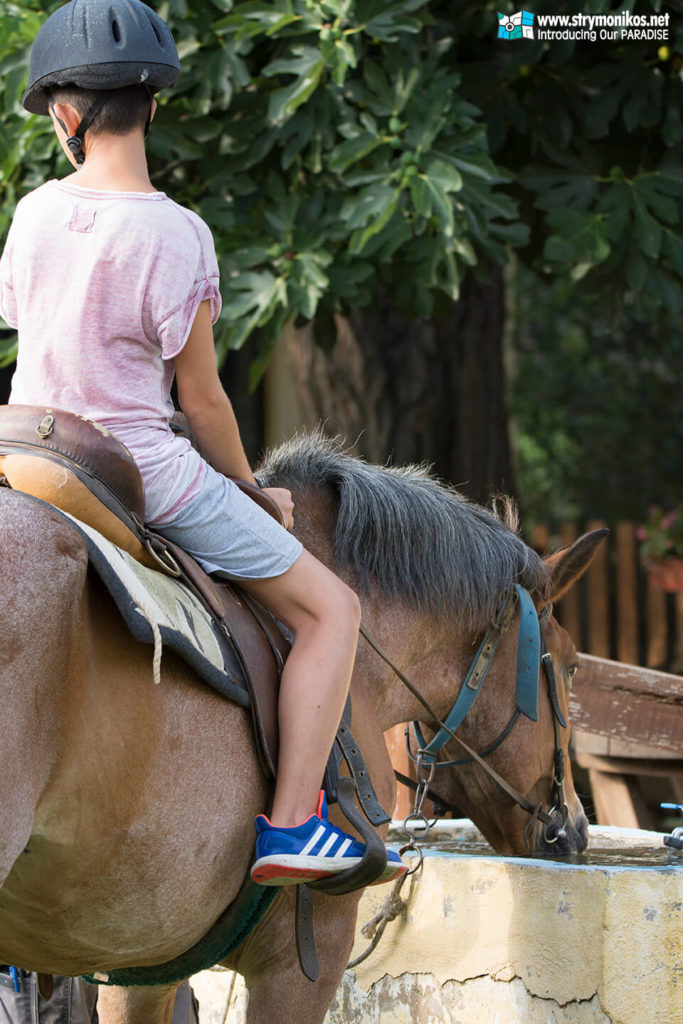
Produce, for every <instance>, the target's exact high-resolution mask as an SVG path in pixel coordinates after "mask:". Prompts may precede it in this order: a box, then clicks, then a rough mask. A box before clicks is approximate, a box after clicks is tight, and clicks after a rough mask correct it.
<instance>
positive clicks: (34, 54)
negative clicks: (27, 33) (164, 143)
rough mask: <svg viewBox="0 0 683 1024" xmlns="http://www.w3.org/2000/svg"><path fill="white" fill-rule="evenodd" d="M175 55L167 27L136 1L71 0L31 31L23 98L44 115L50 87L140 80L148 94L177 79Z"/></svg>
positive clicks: (96, 86) (33, 110) (115, 84)
mask: <svg viewBox="0 0 683 1024" xmlns="http://www.w3.org/2000/svg"><path fill="white" fill-rule="evenodd" d="M179 74H180V60H179V58H178V51H177V50H176V46H175V43H174V41H173V37H172V35H171V33H170V31H169V29H168V26H167V25H166V23H165V22H164V21H163V19H162V18H160V17H159V15H158V14H156V13H155V12H154V11H153V10H152V9H151V8H150V7H148V6H147V4H144V3H142V2H141V0H71V2H70V3H67V4H65V5H64V6H63V7H60V8H59V10H57V11H55V12H54V14H52V15H50V17H49V18H48V19H47V21H46V22H45V24H44V25H43V27H42V28H41V30H40V32H39V33H38V35H37V36H36V39H35V42H34V44H33V47H32V49H31V57H30V61H29V81H28V88H27V89H26V92H25V93H24V95H23V97H22V103H23V105H24V107H25V108H26V109H27V110H29V111H30V112H31V113H32V114H47V113H48V112H49V106H50V88H51V87H52V86H56V85H76V86H80V87H81V88H83V89H96V90H100V89H101V90H111V89H121V88H123V87H124V86H127V85H136V84H139V85H144V86H145V87H146V88H147V89H148V91H149V92H150V93H153V92H157V90H159V89H164V88H166V87H167V86H169V85H174V84H175V83H176V82H177V81H178V76H179Z"/></svg>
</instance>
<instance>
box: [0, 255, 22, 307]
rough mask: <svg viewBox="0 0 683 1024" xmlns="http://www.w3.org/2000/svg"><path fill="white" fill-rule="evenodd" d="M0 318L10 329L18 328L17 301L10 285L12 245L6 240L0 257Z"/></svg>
mask: <svg viewBox="0 0 683 1024" xmlns="http://www.w3.org/2000/svg"><path fill="white" fill-rule="evenodd" d="M0 316H1V317H2V319H3V320H4V321H5V323H7V324H9V326H10V327H18V322H17V300H16V298H15V295H14V287H13V284H12V243H11V240H10V239H8V240H7V244H6V245H5V249H4V251H3V254H2V256H1V257H0Z"/></svg>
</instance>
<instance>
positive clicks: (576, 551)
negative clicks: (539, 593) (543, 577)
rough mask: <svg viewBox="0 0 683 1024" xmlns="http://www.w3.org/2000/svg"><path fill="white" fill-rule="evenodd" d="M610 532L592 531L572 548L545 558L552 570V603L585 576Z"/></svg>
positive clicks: (561, 550) (563, 549)
mask: <svg viewBox="0 0 683 1024" xmlns="http://www.w3.org/2000/svg"><path fill="white" fill-rule="evenodd" d="M608 533H609V530H605V529H603V530H591V532H590V533H584V535H583V536H582V537H579V539H578V540H576V541H574V543H573V544H572V545H571V547H568V548H561V549H560V550H559V551H555V552H554V554H552V555H549V556H548V557H547V558H544V559H543V561H544V562H545V564H546V566H547V567H548V569H549V570H550V597H549V600H550V601H559V599H560V598H561V597H562V596H563V595H564V594H566V592H567V591H568V590H569V588H570V587H572V586H573V585H574V584H575V583H576V581H577V580H578V578H579V577H580V576H583V574H584V573H585V571H586V569H587V568H588V566H589V565H590V564H591V562H592V561H593V559H594V557H595V554H596V552H597V550H598V548H599V547H600V545H601V544H602V542H603V540H604V539H605V537H606V536H607V534H608Z"/></svg>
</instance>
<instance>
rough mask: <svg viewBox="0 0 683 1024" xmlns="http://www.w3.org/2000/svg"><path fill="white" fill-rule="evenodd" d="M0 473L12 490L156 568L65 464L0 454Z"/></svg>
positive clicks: (150, 558) (127, 532) (110, 513)
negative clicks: (52, 508) (50, 507)
mask: <svg viewBox="0 0 683 1024" xmlns="http://www.w3.org/2000/svg"><path fill="white" fill-rule="evenodd" d="M0 475H2V476H4V477H5V478H6V480H7V482H8V484H9V485H10V487H11V488H12V489H13V490H15V491H23V492H24V493H25V494H30V495H32V496H33V497H34V498H41V499H42V500H43V501H46V502H47V503H48V504H50V505H54V506H55V507H56V508H58V509H61V511H62V512H68V513H69V515H72V516H74V518H75V519H78V520H80V522H82V523H85V524H86V525H87V526H91V527H92V528H93V529H94V530H97V531H98V533H101V534H102V535H103V536H104V537H106V538H107V540H109V541H111V542H112V544H116V546H117V547H119V548H123V550H124V551H127V552H128V554H130V555H131V556H132V557H133V558H135V559H136V561H138V562H142V564H143V565H147V566H149V567H150V568H155V567H156V563H155V562H154V560H153V559H152V557H151V556H150V555H149V554H148V552H147V550H146V549H145V547H144V546H143V544H142V543H141V542H140V540H139V539H138V537H136V536H135V534H134V533H133V532H132V531H131V530H129V529H128V527H127V526H126V525H125V524H124V523H123V522H122V521H121V520H120V519H119V518H118V517H117V516H115V515H114V513H113V512H110V511H109V509H108V508H107V507H106V506H105V505H104V504H103V503H102V502H101V501H100V500H99V499H98V498H97V497H96V496H95V495H94V494H93V493H92V491H89V490H88V488H87V487H86V486H85V484H84V483H83V482H82V481H81V480H79V479H78V477H77V476H76V475H75V473H72V472H71V470H69V469H67V467H66V466H64V465H61V464H60V463H57V462H53V461H51V460H50V459H45V458H42V457H40V456H37V455H30V454H24V453H17V454H10V455H0Z"/></svg>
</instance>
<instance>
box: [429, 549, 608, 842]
mask: <svg viewBox="0 0 683 1024" xmlns="http://www.w3.org/2000/svg"><path fill="white" fill-rule="evenodd" d="M606 533H607V531H606V530H595V531H592V532H591V533H588V534H586V535H584V536H583V537H581V538H579V539H578V540H577V541H576V542H575V543H574V544H573V545H571V547H568V548H565V549H562V550H561V551H558V552H556V553H555V554H553V555H551V556H550V557H548V558H546V559H545V565H546V567H547V569H548V573H549V586H548V590H547V593H546V594H544V595H543V597H540V598H539V597H536V599H535V611H536V613H537V615H538V618H539V622H540V630H541V656H540V659H539V662H538V664H537V672H538V703H537V720H536V721H534V720H533V719H532V717H529V716H528V714H525V713H524V712H521V713H520V709H519V706H515V686H514V683H513V680H514V678H515V670H516V667H517V660H516V659H517V648H518V646H519V643H520V641H519V640H516V639H515V638H517V636H518V631H517V628H516V621H517V620H513V621H512V622H511V624H510V627H509V629H508V633H509V637H507V638H506V642H501V644H500V648H499V651H498V653H497V654H496V661H497V662H498V664H497V665H496V667H495V671H493V670H492V672H491V678H490V680H489V682H488V689H487V688H486V687H482V698H481V699H480V701H479V706H478V709H477V711H478V713H477V714H476V715H474V714H472V716H471V721H470V722H469V723H468V721H467V720H465V721H464V722H463V729H462V733H463V736H464V737H466V738H469V739H470V741H471V743H472V744H473V745H474V747H475V749H476V750H477V751H479V752H480V753H483V754H484V760H485V762H486V764H487V765H488V766H489V767H490V768H491V769H492V770H493V774H488V773H487V771H486V768H485V767H484V766H483V765H481V763H475V762H474V761H473V760H472V758H471V757H469V756H467V755H464V754H463V750H462V749H461V746H460V744H459V743H458V742H457V740H453V739H450V740H449V741H448V743H447V744H446V745H445V746H444V747H443V749H442V751H441V752H440V754H439V757H438V762H437V771H436V772H435V774H434V777H433V781H432V783H431V784H430V792H432V793H434V794H435V796H436V798H437V804H438V803H441V804H442V805H443V806H444V807H445V808H448V807H451V808H453V807H456V808H458V809H459V810H460V811H461V812H463V813H465V814H467V815H468V816H469V817H471V818H472V819H473V820H474V821H475V822H476V824H477V826H478V827H479V829H480V831H481V832H482V833H483V834H484V836H485V837H486V838H487V839H488V841H489V842H490V843H491V845H492V846H493V847H494V848H495V849H496V850H497V851H498V852H499V853H503V854H521V855H527V856H528V855H529V854H534V853H535V854H551V855H552V854H555V855H558V856H560V855H565V854H571V853H578V852H581V851H582V850H584V849H585V847H586V845H587V825H588V822H587V819H586V816H585V813H584V810H583V807H582V805H581V801H580V799H579V797H578V796H577V794H576V790H575V788H574V782H573V778H572V772H571V763H570V759H569V737H570V728H569V695H570V692H571V681H572V678H573V677H574V675H575V673H576V671H577V669H578V657H577V653H576V648H575V647H574V644H573V642H572V640H571V637H570V636H569V634H568V633H567V632H566V630H564V629H563V628H562V627H561V626H560V624H559V623H558V622H557V620H556V619H555V618H554V617H553V615H552V604H553V602H554V601H557V600H559V599H560V598H561V597H562V596H563V594H565V593H566V592H567V590H569V589H570V587H571V586H573V584H574V583H575V582H576V581H577V580H578V578H579V577H580V576H581V575H582V574H583V573H584V572H585V571H586V569H587V568H588V566H589V564H590V562H591V561H592V559H593V557H594V555H595V553H596V551H597V548H598V547H599V545H600V544H601V542H602V541H603V539H604V537H605V535H606ZM492 684H493V685H492ZM484 723H486V724H484ZM425 733H426V737H427V742H428V743H429V742H432V741H433V739H434V737H435V735H437V732H436V730H435V729H434V728H427V729H425ZM412 747H413V749H415V747H416V744H415V742H414V741H413V742H412ZM420 770H421V772H422V773H423V774H424V773H425V770H426V769H425V768H424V766H422V767H421V769H420ZM496 776H498V779H497V778H496ZM502 783H504V784H505V785H503V784H502ZM506 787H508V788H506ZM510 789H511V790H513V793H512V794H511V793H510V792H509V790H510Z"/></svg>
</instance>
